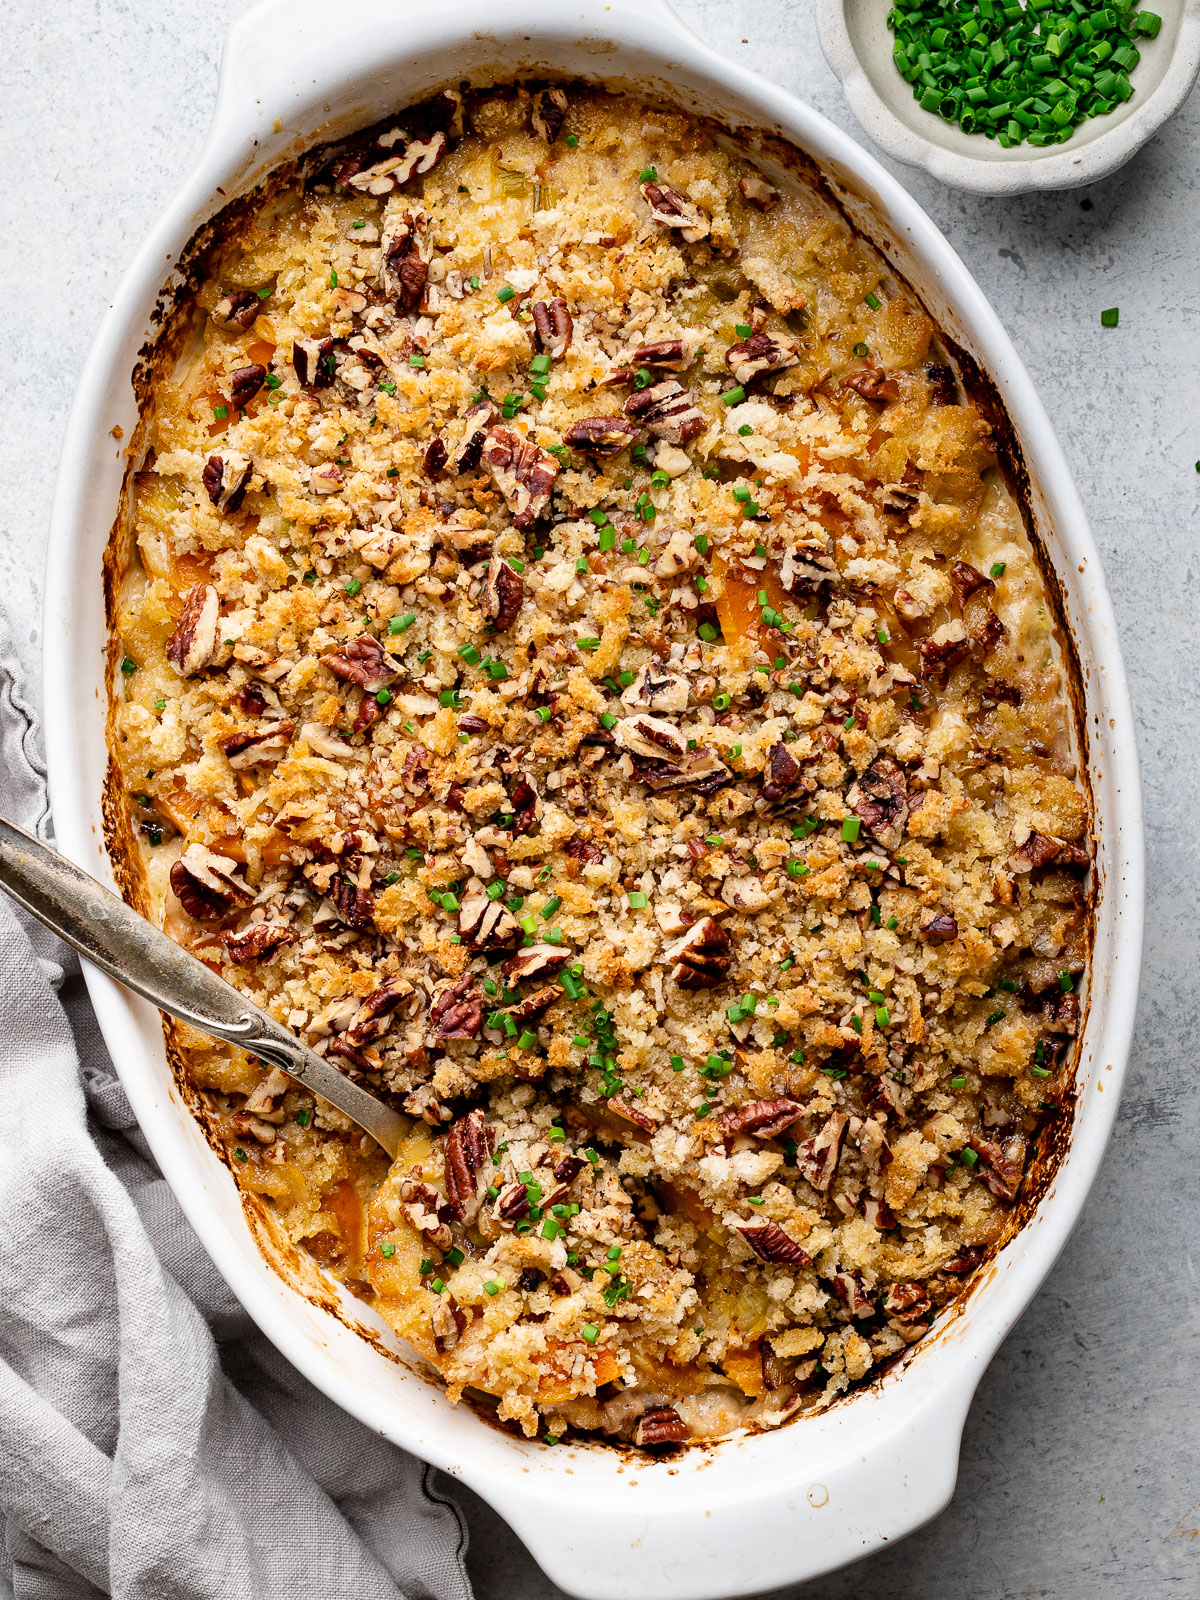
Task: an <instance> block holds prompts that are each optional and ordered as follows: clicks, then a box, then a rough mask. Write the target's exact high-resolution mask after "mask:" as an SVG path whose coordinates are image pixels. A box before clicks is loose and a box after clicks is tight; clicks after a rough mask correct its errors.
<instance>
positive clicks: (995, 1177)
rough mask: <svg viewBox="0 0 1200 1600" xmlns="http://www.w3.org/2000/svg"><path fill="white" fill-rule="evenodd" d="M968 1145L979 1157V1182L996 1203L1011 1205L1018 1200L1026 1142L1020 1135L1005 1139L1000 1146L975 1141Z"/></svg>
mask: <svg viewBox="0 0 1200 1600" xmlns="http://www.w3.org/2000/svg"><path fill="white" fill-rule="evenodd" d="M967 1143H968V1144H969V1145H970V1147H971V1149H972V1150H974V1152H975V1154H976V1155H977V1156H978V1157H979V1160H980V1163H981V1166H980V1169H979V1177H980V1178H981V1180H982V1181H983V1182H984V1183H985V1184H986V1185H987V1187H988V1188H989V1189H990V1190H991V1191H992V1193H993V1194H994V1195H995V1196H996V1198H997V1199H998V1200H1005V1201H1007V1202H1009V1203H1010V1204H1011V1203H1012V1201H1014V1200H1015V1199H1016V1198H1017V1191H1018V1189H1020V1187H1021V1179H1022V1177H1023V1176H1024V1173H1025V1140H1024V1139H1023V1138H1022V1137H1021V1135H1020V1134H1015V1135H1014V1136H1013V1137H1012V1138H1011V1139H1006V1140H1005V1142H1004V1144H1003V1145H998V1144H995V1143H993V1141H992V1140H991V1139H980V1138H976V1137H972V1138H971V1139H969V1140H968V1141H967Z"/></svg>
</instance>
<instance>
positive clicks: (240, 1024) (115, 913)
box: [0, 817, 407, 1156]
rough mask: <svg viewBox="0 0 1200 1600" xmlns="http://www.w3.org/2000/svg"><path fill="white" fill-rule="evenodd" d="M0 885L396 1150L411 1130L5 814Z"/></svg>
mask: <svg viewBox="0 0 1200 1600" xmlns="http://www.w3.org/2000/svg"><path fill="white" fill-rule="evenodd" d="M0 889H2V890H3V891H4V893H5V894H7V895H8V896H9V897H10V898H11V899H13V900H15V901H16V902H17V904H18V905H19V906H23V907H24V909H25V910H26V911H28V912H29V914H30V915H31V916H34V917H36V918H37V919H38V921H39V922H44V923H45V925H46V927H48V928H49V929H50V930H51V932H53V933H56V934H57V935H58V937H59V938H60V939H62V940H63V941H64V943H66V944H69V945H70V946H71V947H72V948H73V949H75V950H77V951H78V952H79V954H80V955H81V956H82V957H83V958H84V960H85V961H90V962H91V964H92V966H94V967H98V968H99V969H100V971H101V972H105V973H107V974H108V976H109V977H110V978H115V979H116V980H117V982H118V983H120V984H123V985H124V986H125V988H127V989H132V990H133V991H134V993H135V994H140V995H143V996H144V997H145V998H146V999H147V1000H150V1001H152V1002H153V1004H154V1005H156V1006H157V1007H158V1008H159V1010H160V1011H167V1012H169V1013H170V1014H171V1016H173V1017H178V1018H179V1020H180V1021H181V1022H187V1023H189V1024H190V1025H191V1026H192V1027H193V1028H199V1029H200V1031H201V1032H202V1033H207V1034H211V1035H212V1036H213V1038H216V1039H224V1040H225V1041H226V1043H227V1044H233V1045H237V1046H238V1047H239V1048H240V1049H242V1050H248V1051H250V1052H251V1054H253V1055H256V1056H259V1057H261V1059H262V1060H264V1061H269V1062H270V1063H271V1064H272V1065H273V1066H276V1067H282V1068H283V1070H284V1072H286V1073H287V1074H288V1075H289V1076H290V1077H292V1078H295V1079H296V1081H297V1082H298V1083H302V1084H304V1086H305V1088H307V1089H311V1090H312V1091H313V1092H314V1093H315V1094H319V1095H320V1096H321V1097H322V1098H323V1099H325V1100H328V1101H329V1103H330V1104H331V1105H334V1106H336V1107H337V1108H338V1110H339V1111H344V1112H345V1114H346V1115H347V1116H348V1117H350V1118H351V1119H352V1120H353V1121H354V1122H356V1123H358V1125H359V1127H360V1128H362V1129H364V1130H365V1131H366V1132H367V1133H369V1134H370V1135H371V1137H372V1138H373V1139H375V1140H377V1141H378V1143H379V1144H381V1145H382V1146H383V1148H384V1149H385V1150H386V1151H387V1153H388V1155H390V1156H395V1154H396V1151H397V1149H398V1148H399V1144H400V1140H401V1138H402V1137H403V1136H404V1133H405V1131H406V1128H407V1124H406V1122H405V1119H404V1118H403V1117H401V1116H400V1115H399V1113H398V1112H395V1111H393V1110H392V1109H391V1108H390V1107H389V1106H385V1105H384V1104H383V1103H382V1102H381V1101H379V1100H377V1099H376V1098H375V1096H374V1095H373V1094H371V1093H370V1092H369V1091H368V1090H366V1089H363V1088H361V1087H360V1086H359V1085H358V1084H357V1083H354V1082H352V1081H351V1079H349V1078H347V1077H346V1076H345V1074H344V1073H341V1072H339V1071H338V1069H337V1068H336V1067H335V1066H333V1065H332V1064H331V1063H330V1062H328V1061H325V1060H324V1059H322V1057H321V1056H319V1055H317V1054H315V1053H314V1052H313V1051H312V1050H310V1049H309V1048H308V1046H307V1045H305V1044H302V1043H301V1041H300V1040H299V1039H297V1038H296V1036H295V1035H294V1034H293V1033H291V1032H290V1031H289V1030H288V1029H287V1028H285V1027H284V1026H283V1024H282V1023H280V1022H276V1020H275V1018H274V1017H272V1016H269V1015H268V1014H267V1012H265V1011H262V1010H260V1009H259V1007H258V1006H256V1005H254V1003H253V1002H252V1001H250V1000H248V999H247V998H246V996H245V995H244V994H242V993H241V992H240V990H238V989H235V988H234V987H233V985H232V984H230V983H226V982H225V980H224V978H219V977H218V976H217V974H216V973H215V972H212V971H210V970H209V968H208V967H206V966H205V965H204V963H203V962H202V961H198V960H197V959H196V957H195V956H193V955H191V954H190V953H189V952H188V951H187V950H185V949H183V947H182V946H181V945H177V944H176V943H175V941H174V940H173V939H169V938H168V937H167V935H166V934H165V933H161V932H160V931H159V930H158V929H157V928H156V927H154V925H153V924H152V923H150V922H147V921H146V919H145V917H143V916H140V915H139V914H138V913H137V912H136V911H135V910H134V909H133V908H132V906H127V905H126V904H125V902H124V900H122V899H120V898H119V897H118V896H117V895H115V894H113V893H112V892H111V891H110V890H108V889H106V888H105V887H104V886H103V884H100V883H97V882H96V880H95V878H91V877H89V876H88V874H87V873H86V872H84V871H82V870H81V868H79V867H77V866H76V865H75V864H74V862H72V861H68V860H67V858H66V856H63V855H60V854H59V853H58V851H57V850H51V849H50V847H49V846H48V845H45V844H43V843H42V841H41V840H40V839H37V838H35V837H34V836H33V835H32V834H30V833H26V832H25V830H24V829H23V828H18V827H17V826H16V824H15V823H12V822H8V821H6V820H5V819H4V818H3V817H0Z"/></svg>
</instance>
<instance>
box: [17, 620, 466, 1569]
mask: <svg viewBox="0 0 1200 1600" xmlns="http://www.w3.org/2000/svg"><path fill="white" fill-rule="evenodd" d="M13 680H14V656H13V654H12V650H11V646H10V642H9V635H8V631H7V627H6V625H5V623H4V619H3V616H2V614H0V812H3V813H4V814H5V815H7V816H8V817H10V818H12V820H13V821H16V822H20V823H22V824H23V825H25V826H26V827H31V828H36V829H37V830H38V832H39V833H41V834H43V835H45V834H46V833H47V831H48V820H49V819H48V813H47V808H46V796H45V784H44V774H43V771H42V768H41V765H40V758H39V756H38V753H37V744H38V735H37V728H36V725H35V722H34V718H33V716H32V714H31V713H30V711H29V710H28V708H27V707H26V706H25V705H24V704H23V703H22V701H21V699H20V697H19V694H18V692H17V690H16V688H15V687H14V681H13ZM432 1476H433V1474H432V1472H431V1471H430V1470H429V1469H427V1468H425V1467H424V1466H423V1465H422V1464H421V1463H420V1462H418V1461H416V1460H414V1459H413V1458H412V1457H410V1456H407V1455H405V1454H404V1453H403V1452H401V1451H399V1450H397V1449H394V1448H393V1447H392V1446H391V1445H388V1444H387V1443H385V1442H384V1441H383V1440H382V1439H380V1438H378V1437H377V1436H375V1435H374V1434H372V1433H371V1432H370V1431H369V1430H368V1429H367V1428H364V1427H362V1426H361V1425H360V1424H359V1423H357V1422H355V1421H353V1420H352V1419H351V1418H349V1417H348V1416H346V1415H345V1414H344V1413H343V1412H342V1411H340V1410H339V1409H338V1408H337V1407H336V1406H334V1405H333V1404H332V1403H331V1402H330V1401H328V1400H326V1399H325V1398H324V1396H323V1395H321V1394H318V1393H317V1391H316V1390H315V1389H314V1388H312V1386H311V1385H310V1384H309V1383H308V1382H307V1381H306V1380H305V1379H304V1378H302V1377H301V1376H300V1375H299V1373H297V1372H296V1371H295V1370H294V1369H293V1368H292V1367H291V1366H289V1365H288V1363H287V1362H286V1361H285V1360H284V1359H283V1357H282V1356H280V1355H279V1354H278V1352H277V1351H276V1350H275V1349H274V1347H273V1346H272V1345H270V1344H269V1343H268V1342H267V1341H266V1340H265V1339H264V1338H263V1337H262V1335H261V1334H259V1333H258V1331H257V1329H256V1328H255V1327H254V1325H253V1323H252V1322H251V1321H250V1318H249V1317H248V1316H247V1315H246V1314H245V1312H244V1311H243V1310H242V1309H241V1307H240V1306H239V1304H238V1303H237V1301H236V1300H235V1299H234V1297H233V1295H232V1294H231V1293H230V1291H229V1289H228V1288H227V1287H226V1285H225V1283H224V1281H223V1280H222V1279H221V1277H220V1276H219V1275H218V1273H217V1271H216V1269H215V1267H214V1266H213V1265H212V1262H211V1261H209V1259H208V1257H207V1256H206V1255H205V1254H204V1252H203V1251H202V1249H201V1247H200V1244H199V1242H198V1241H197V1239H196V1237H195V1235H194V1234H193V1233H192V1231H191V1229H190V1228H189V1226H188V1224H187V1222H186V1220H185V1219H184V1216H183V1213H182V1212H181V1211H180V1209H179V1207H178V1205H177V1204H176V1202H175V1198H174V1196H173V1195H172V1194H171V1191H170V1190H169V1188H168V1187H167V1185H166V1183H165V1182H164V1180H163V1178H162V1176H161V1174H160V1173H159V1171H158V1169H157V1168H156V1167H155V1165H154V1163H153V1161H152V1159H151V1157H150V1154H149V1151H148V1150H147V1147H146V1144H145V1141H144V1140H143V1139H142V1137H141V1135H140V1133H139V1131H138V1128H137V1125H136V1123H135V1122H134V1120H133V1116H132V1114H131V1112H130V1109H129V1104H128V1101H127V1100H126V1098H125V1094H124V1091H123V1090H122V1089H121V1087H120V1084H119V1083H118V1082H117V1080H116V1078H115V1076H114V1075H113V1072H112V1067H111V1065H110V1063H109V1060H108V1056H107V1054H106V1052H105V1049H104V1045H103V1043H102V1041H101V1039H100V1035H99V1032H98V1030H97V1027H96V1022H95V1018H94V1016H93V1015H92V1013H91V1010H90V1007H89V1006H88V1004H87V996H86V992H85V991H84V988H83V983H82V979H81V977H80V974H79V968H78V965H77V963H76V961H75V958H74V956H73V955H72V954H71V953H70V952H68V951H66V950H65V949H64V948H63V946H62V945H61V944H59V943H58V942H57V941H56V940H54V939H53V938H52V937H51V936H50V935H48V934H46V933H45V932H44V931H43V930H42V929H40V928H39V927H37V926H35V925H33V924H31V923H29V922H27V921H26V920H25V919H24V918H23V917H18V916H17V914H16V913H15V912H14V911H13V909H12V907H11V905H10V904H9V903H8V902H7V901H4V900H3V897H2V896H0V1527H2V1529H3V1534H4V1544H3V1548H0V1571H7V1572H8V1574H9V1577H10V1581H11V1583H12V1586H13V1589H14V1592H15V1594H16V1596H17V1600H84V1597H88V1600H90V1597H92V1596H98V1595H107V1594H112V1595H113V1596H115V1597H118V1600H308V1597H314V1600H318V1597H319V1600H326V1597H333V1596H353V1597H354V1600H399V1597H402V1596H405V1597H408V1600H470V1594H471V1591H470V1586H469V1584H468V1581H467V1577H466V1573H465V1570H464V1567H463V1553H464V1549H465V1545H466V1534H465V1528H464V1525H463V1522H462V1518H461V1515H460V1513H459V1512H458V1510H457V1508H456V1507H454V1506H453V1505H452V1504H451V1503H450V1502H449V1501H447V1500H446V1499H444V1498H442V1497H441V1496H440V1495H439V1494H438V1493H437V1491H436V1489H435V1487H434V1486H433V1484H432V1483H431V1478H432Z"/></svg>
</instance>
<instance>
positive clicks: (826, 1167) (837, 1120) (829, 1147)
mask: <svg viewBox="0 0 1200 1600" xmlns="http://www.w3.org/2000/svg"><path fill="white" fill-rule="evenodd" d="M849 1121H850V1119H849V1117H848V1116H846V1114H845V1113H844V1112H842V1111H835V1112H833V1113H832V1114H831V1115H830V1117H829V1118H828V1119H827V1120H826V1122H825V1125H824V1126H823V1127H822V1128H821V1131H820V1132H819V1133H817V1134H816V1135H815V1136H814V1137H813V1138H811V1139H807V1140H805V1142H804V1143H803V1144H802V1145H801V1146H800V1148H799V1149H798V1150H797V1151H796V1166H797V1168H798V1169H799V1172H800V1175H801V1177H802V1178H805V1179H806V1180H807V1181H808V1182H809V1183H811V1184H812V1186H813V1188H814V1189H816V1190H817V1192H818V1193H819V1194H824V1193H825V1192H826V1190H827V1189H828V1188H829V1185H830V1184H831V1183H832V1182H833V1175H834V1173H835V1172H836V1171H837V1168H838V1162H839V1161H840V1160H841V1155H842V1140H843V1139H844V1138H845V1136H846V1126H847V1124H848V1123H849Z"/></svg>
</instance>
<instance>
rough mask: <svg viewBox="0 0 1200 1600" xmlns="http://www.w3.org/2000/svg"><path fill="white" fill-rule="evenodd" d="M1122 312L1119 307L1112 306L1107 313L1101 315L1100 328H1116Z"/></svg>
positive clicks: (1103, 312)
mask: <svg viewBox="0 0 1200 1600" xmlns="http://www.w3.org/2000/svg"><path fill="white" fill-rule="evenodd" d="M1120 316H1121V312H1120V308H1119V307H1118V306H1111V307H1110V308H1109V309H1108V310H1107V311H1102V312H1101V313H1100V326H1101V327H1102V328H1115V327H1116V325H1117V323H1118V321H1119V320H1120Z"/></svg>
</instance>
